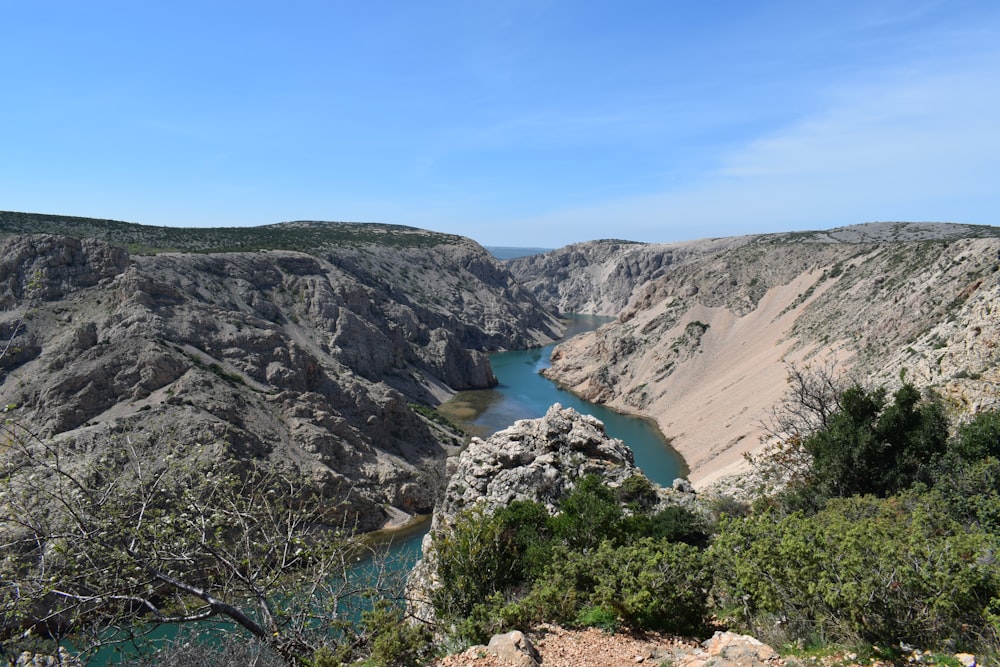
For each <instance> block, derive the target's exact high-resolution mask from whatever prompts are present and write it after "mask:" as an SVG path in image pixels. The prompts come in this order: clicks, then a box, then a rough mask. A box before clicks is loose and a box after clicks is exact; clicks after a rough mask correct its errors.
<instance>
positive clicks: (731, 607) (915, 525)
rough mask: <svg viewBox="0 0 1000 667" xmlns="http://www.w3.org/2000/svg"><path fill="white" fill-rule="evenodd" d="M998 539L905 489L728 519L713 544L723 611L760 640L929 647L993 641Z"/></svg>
mask: <svg viewBox="0 0 1000 667" xmlns="http://www.w3.org/2000/svg"><path fill="white" fill-rule="evenodd" d="M998 546H1000V544H998V538H997V536H996V535H995V534H992V533H987V532H983V531H970V530H968V529H967V528H966V527H965V526H963V525H961V524H960V523H958V522H956V521H955V520H954V519H953V518H951V517H950V516H948V515H947V513H946V512H943V511H942V510H941V507H940V505H938V504H937V503H935V502H933V501H932V500H931V499H929V498H927V497H925V496H921V495H919V494H915V493H909V494H905V495H903V496H900V497H894V498H888V499H880V498H874V497H872V496H861V497H853V498H845V499H835V500H831V501H830V502H829V503H828V504H827V505H826V507H825V508H824V509H823V510H822V511H820V512H819V513H817V514H815V515H813V516H807V515H805V514H803V513H801V512H797V513H793V514H790V515H787V516H780V515H778V514H776V513H773V512H772V513H764V514H759V515H756V516H753V517H749V518H747V519H743V520H728V521H726V522H725V523H724V525H723V528H722V530H721V531H720V533H719V535H718V536H717V537H716V539H715V541H714V542H713V544H712V547H711V549H710V550H709V551H710V555H711V557H712V558H713V562H714V565H715V568H714V571H715V575H716V581H715V589H714V596H715V599H716V601H717V604H718V605H719V607H720V611H721V614H722V616H723V617H724V618H725V619H726V620H727V621H729V622H730V623H733V624H735V625H737V626H739V627H742V628H747V629H748V630H750V631H752V632H755V633H757V634H758V635H759V636H762V637H764V638H765V639H771V640H775V639H777V640H779V641H781V640H787V639H789V638H793V639H794V638H799V637H814V636H821V637H824V638H826V639H827V640H828V641H829V640H833V641H841V642H852V641H865V642H872V643H885V644H888V643H898V642H899V641H906V642H909V643H911V644H914V645H917V646H934V645H939V644H941V643H943V642H944V641H945V640H959V641H963V642H965V643H966V644H972V645H975V644H978V643H979V642H981V641H982V640H983V639H984V638H986V639H992V636H993V633H994V632H995V630H996V626H995V625H993V622H992V620H991V614H992V605H994V604H995V603H994V602H991V601H992V600H994V599H995V598H996V597H997V595H998V594H1000V569H998V568H997V565H996V563H995V559H994V557H993V554H994V553H995V551H996V549H997V548H998ZM776 627H777V628H780V629H781V633H782V634H784V636H781V637H775V628H776Z"/></svg>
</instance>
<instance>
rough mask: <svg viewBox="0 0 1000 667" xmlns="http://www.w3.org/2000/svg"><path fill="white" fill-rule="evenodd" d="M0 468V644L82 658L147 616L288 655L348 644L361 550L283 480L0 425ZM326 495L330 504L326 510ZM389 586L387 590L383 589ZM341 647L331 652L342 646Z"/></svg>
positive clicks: (352, 639) (300, 485) (307, 494)
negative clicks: (93, 449) (214, 623)
mask: <svg viewBox="0 0 1000 667" xmlns="http://www.w3.org/2000/svg"><path fill="white" fill-rule="evenodd" d="M4 435H5V436H6V437H5V438H4V441H3V442H2V444H0V448H3V449H4V450H5V451H4V461H3V463H2V467H0V554H2V557H0V558H2V559H0V639H3V640H4V641H10V640H11V639H13V638H16V637H18V636H23V635H22V633H25V632H27V633H36V634H43V635H46V636H49V637H52V638H54V639H57V640H58V639H61V638H63V637H71V638H72V640H73V642H74V645H75V646H77V647H79V648H81V649H82V650H83V651H84V652H87V651H90V650H94V649H96V648H97V647H99V646H101V645H104V644H107V643H109V642H116V641H123V640H127V641H136V640H137V639H141V636H142V634H143V633H146V632H148V631H149V630H150V629H151V628H153V627H155V625H157V624H161V623H193V622H198V621H208V620H212V619H215V620H224V621H226V622H228V623H231V624H232V625H233V626H235V627H236V628H239V629H241V630H242V631H244V632H246V633H248V634H249V635H251V636H252V637H254V638H255V639H257V640H258V641H260V642H262V643H264V644H266V645H267V646H269V647H270V648H271V649H272V650H273V651H274V652H276V653H277V654H279V655H280V656H282V657H283V658H284V660H286V661H287V662H288V663H290V664H299V663H302V662H303V661H304V660H307V659H311V658H312V656H313V655H314V654H315V653H316V652H317V651H319V650H320V649H324V650H326V651H327V652H328V653H329V652H330V651H333V652H334V654H337V655H348V654H350V652H351V651H353V650H355V649H356V648H357V647H358V646H359V645H360V644H361V643H362V642H361V639H363V638H361V637H360V635H359V634H357V632H356V629H355V627H354V626H353V623H352V621H353V620H355V619H356V618H357V610H356V609H355V608H354V606H353V605H355V604H358V603H360V598H361V597H362V594H364V595H370V594H371V591H372V587H373V586H374V587H375V588H376V589H377V588H379V587H380V586H383V585H388V582H387V581H386V578H385V576H384V575H385V570H384V569H383V570H381V571H380V573H379V576H377V577H376V578H375V582H374V583H373V582H369V581H355V580H353V578H352V576H351V569H352V565H353V564H354V563H355V562H356V560H357V559H359V558H360V557H361V556H362V555H364V554H363V552H364V551H365V550H366V547H364V546H363V545H362V543H360V542H359V541H357V540H354V539H352V538H351V537H349V536H348V534H347V532H346V531H344V530H341V529H338V528H337V527H336V526H331V525H329V523H328V517H329V516H331V512H330V509H331V502H330V500H329V499H327V498H324V497H323V496H322V495H321V494H320V493H319V491H318V490H317V489H315V488H313V487H312V486H310V485H309V484H307V483H305V482H303V481H302V480H301V479H299V478H296V477H295V476H292V475H290V474H281V473H278V472H275V471H268V470H264V469H262V468H260V467H257V466H254V465H251V464H243V465H242V466H241V465H238V464H236V463H235V462H230V463H229V464H222V463H217V464H216V465H215V466H206V465H205V464H202V465H200V466H199V467H198V468H195V467H194V466H192V465H189V464H187V463H185V462H184V461H185V459H184V457H183V456H180V454H182V452H173V453H170V452H169V450H168V453H167V454H166V456H164V457H163V458H164V460H166V461H169V463H170V465H164V464H163V461H161V462H159V463H153V462H150V461H148V460H144V459H143V457H142V456H140V454H139V453H138V450H137V448H136V447H134V446H132V442H131V440H130V438H128V437H123V438H122V439H121V440H119V441H115V442H109V443H107V447H105V448H104V449H102V453H101V454H100V455H99V456H97V457H93V458H89V459H87V458H85V457H83V456H82V454H81V453H80V452H73V451H67V450H65V449H64V448H63V447H62V445H60V444H58V443H56V442H52V441H47V440H42V439H40V438H35V437H32V436H31V435H30V434H29V433H27V432H26V431H24V430H23V429H21V428H20V427H18V426H17V425H15V424H13V423H10V422H8V423H7V424H6V427H5V432H4ZM334 504H335V503H334ZM397 594H398V593H397ZM345 652H346V653H345Z"/></svg>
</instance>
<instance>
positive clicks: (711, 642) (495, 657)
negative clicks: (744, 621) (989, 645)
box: [432, 626, 976, 667]
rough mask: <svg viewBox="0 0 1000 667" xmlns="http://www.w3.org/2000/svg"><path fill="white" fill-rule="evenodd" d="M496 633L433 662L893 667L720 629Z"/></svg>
mask: <svg viewBox="0 0 1000 667" xmlns="http://www.w3.org/2000/svg"><path fill="white" fill-rule="evenodd" d="M518 635H520V633H509V634H508V635H504V636H500V637H496V638H494V639H493V640H492V641H491V642H490V645H489V646H473V647H471V648H469V649H467V650H465V651H463V652H461V653H458V654H455V655H451V656H448V657H446V658H442V659H440V660H437V661H435V662H434V663H432V664H433V665H434V667H511V666H517V667H535V666H536V665H541V666H542V667H635V666H636V665H661V666H670V667H766V666H775V667H778V666H788V667H814V666H815V667H861V666H862V665H867V666H868V667H889V665H891V664H893V663H891V662H888V661H883V660H858V657H857V655H856V654H854V653H851V652H849V651H845V652H840V653H834V654H831V655H828V656H825V657H800V656H791V655H786V656H781V655H779V654H778V652H777V651H775V650H774V649H773V648H771V647H770V646H767V645H766V644H762V643H761V642H759V641H757V640H756V639H754V638H753V637H748V636H746V635H738V634H735V633H731V632H717V633H715V635H714V636H713V637H711V638H709V639H707V640H705V641H697V640H693V639H685V638H681V637H672V636H669V635H660V634H656V633H646V634H642V635H633V634H628V633H615V634H609V633H606V632H604V631H602V630H598V629H596V628H589V629H585V630H569V629H566V628H561V627H558V626H546V627H542V628H539V629H538V630H536V631H534V632H530V633H528V634H527V636H526V637H522V636H518ZM945 658H946V659H948V660H951V661H952V662H951V663H950V664H960V665H963V667H974V665H976V658H975V656H972V655H969V654H957V655H955V656H945ZM903 661H904V662H906V663H908V664H947V663H942V662H941V657H938V656H933V657H932V656H930V655H925V654H923V653H921V652H919V651H915V652H913V653H911V654H910V655H908V656H904V657H903Z"/></svg>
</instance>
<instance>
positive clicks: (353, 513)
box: [0, 227, 558, 530]
mask: <svg viewBox="0 0 1000 667" xmlns="http://www.w3.org/2000/svg"><path fill="white" fill-rule="evenodd" d="M310 231H315V230H314V228H312V227H311V228H310ZM320 232H322V230H321V229H320ZM407 234H411V235H412V236H413V242H407V243H395V244H386V243H379V242H377V240H376V241H374V242H356V243H351V244H343V245H340V246H338V245H336V244H327V245H324V246H320V247H318V248H317V249H316V250H313V251H310V252H299V251H292V250H258V251H255V252H218V253H200V254H193V253H162V254H155V255H130V254H129V253H128V252H127V251H126V250H124V249H123V248H121V247H118V246H115V245H112V244H109V243H106V242H103V241H99V240H95V239H89V238H76V237H72V236H61V235H15V236H8V237H6V238H3V239H0V307H2V309H3V310H2V312H0V339H2V340H0V344H2V345H7V344H8V343H9V347H8V348H7V353H6V354H5V355H4V356H3V357H2V358H0V371H2V373H3V375H2V377H3V381H2V384H0V402H2V404H4V405H8V406H16V408H13V409H12V410H11V411H10V412H9V415H8V416H11V417H12V418H14V419H16V420H17V421H18V422H20V423H21V424H22V425H25V426H28V427H30V428H31V430H32V431H33V432H35V433H37V434H38V435H40V436H41V437H43V438H48V439H52V440H53V441H58V442H60V443H63V444H64V445H66V446H67V447H69V448H70V449H71V450H73V451H76V452H81V453H84V454H85V453H87V452H97V451H99V450H100V449H101V448H102V447H106V446H109V443H110V442H111V441H112V440H114V439H115V438H117V437H118V435H119V434H128V437H129V439H130V440H131V441H132V442H133V443H137V444H136V446H137V447H139V448H141V449H144V451H145V455H146V456H148V457H149V458H150V459H151V460H157V459H159V458H161V456H162V453H163V452H164V451H167V450H168V449H169V450H171V451H173V452H174V453H175V455H177V456H181V457H185V456H188V455H190V457H192V458H191V460H195V459H198V458H199V457H201V458H204V459H205V460H209V459H216V460H218V459H232V460H235V461H246V460H262V461H267V462H269V463H270V464H271V465H276V466H284V467H289V468H294V469H297V470H298V471H300V472H303V473H305V474H306V475H308V476H310V477H312V478H313V479H314V480H315V481H316V482H317V483H319V484H320V485H321V486H322V487H323V490H324V492H325V493H327V494H329V496H330V498H331V499H336V500H337V501H338V502H341V501H342V502H344V505H343V508H344V514H345V518H346V520H347V521H349V522H352V523H353V522H355V521H357V523H358V527H359V528H361V529H363V530H367V529H373V528H378V527H380V526H381V524H382V523H384V521H385V518H386V514H385V510H384V509H383V507H384V506H395V507H397V508H399V509H402V510H403V511H406V512H428V511H429V510H430V509H431V507H432V506H433V504H434V501H435V499H436V498H437V496H438V495H439V494H440V492H441V489H442V487H443V483H444V461H445V458H446V456H447V455H448V454H449V453H451V452H453V451H455V450H456V448H457V447H459V446H460V445H461V439H460V436H458V435H457V434H455V433H453V432H451V431H449V430H448V429H446V428H443V427H442V426H440V425H439V424H436V423H435V422H433V421H431V420H429V419H426V418H424V417H423V416H421V414H420V413H419V412H418V411H415V410H414V409H413V405H414V404H415V403H422V404H425V405H434V404H436V403H437V402H438V401H439V400H440V399H441V398H443V397H445V396H447V395H449V394H450V393H451V392H452V391H454V390H459V389H467V388H479V387H488V386H491V385H492V384H494V383H495V382H496V380H495V378H494V377H493V374H492V371H491V370H490V367H489V363H488V360H487V358H486V356H485V354H484V351H487V350H496V349H501V348H518V347H524V346H528V345H533V344H540V343H543V342H545V341H548V340H551V339H552V338H553V337H554V336H556V335H558V324H557V323H556V322H555V321H554V320H553V319H552V317H551V316H549V315H548V314H547V313H546V312H545V310H544V309H542V308H541V307H540V306H539V305H538V303H537V301H535V299H534V298H533V297H531V296H530V294H528V293H527V292H525V291H524V290H523V289H522V288H520V287H519V286H518V285H517V284H516V282H515V281H514V280H513V278H512V277H511V275H510V274H509V272H508V271H507V270H506V269H505V268H504V267H503V266H502V265H500V264H499V263H498V262H496V261H495V260H493V259H492V258H491V257H490V256H489V255H488V254H487V253H486V252H485V250H483V249H482V248H480V247H479V246H478V245H476V244H475V243H473V242H471V241H468V240H466V239H460V238H459V237H448V236H444V235H430V234H429V233H426V232H420V231H419V230H411V231H408V232H407ZM407 240H409V237H407ZM196 453H197V454H196Z"/></svg>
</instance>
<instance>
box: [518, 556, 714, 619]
mask: <svg viewBox="0 0 1000 667" xmlns="http://www.w3.org/2000/svg"><path fill="white" fill-rule="evenodd" d="M710 581H711V578H710V574H709V571H708V570H707V569H706V568H705V567H704V561H703V557H702V552H701V551H700V550H698V549H697V548H695V547H692V546H690V545H687V544H680V543H673V542H667V541H665V540H654V539H651V538H645V539H642V540H638V541H636V542H633V543H631V544H628V545H624V546H615V545H614V544H612V543H611V542H610V541H604V542H602V543H601V544H600V546H598V548H597V549H595V550H592V551H588V552H566V553H564V554H563V557H562V558H560V559H558V560H556V561H554V562H553V563H552V565H551V566H550V567H549V568H548V569H547V570H546V571H545V574H544V575H543V576H542V577H541V578H540V579H539V580H538V581H537V582H535V586H534V587H533V588H532V590H531V592H530V593H529V594H528V596H527V597H526V598H525V599H524V600H522V601H521V602H520V603H519V605H520V608H521V611H522V613H521V615H520V618H521V619H524V620H528V621H536V622H537V621H539V620H551V621H557V622H560V623H566V624H569V625H574V624H581V623H584V620H586V619H589V620H587V621H586V623H585V624H588V625H590V624H596V623H594V619H595V618H597V617H603V616H604V615H606V614H607V613H608V612H611V611H613V612H614V614H615V617H616V619H618V620H619V621H621V622H622V623H624V624H626V625H628V626H630V627H632V628H636V629H653V630H665V631H670V632H677V633H684V634H690V633H696V632H698V631H700V630H703V629H704V627H705V619H706V617H707V605H706V599H707V590H708V588H709V585H710ZM596 610H601V611H600V612H598V611H596Z"/></svg>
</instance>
